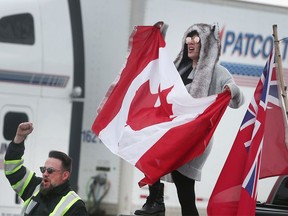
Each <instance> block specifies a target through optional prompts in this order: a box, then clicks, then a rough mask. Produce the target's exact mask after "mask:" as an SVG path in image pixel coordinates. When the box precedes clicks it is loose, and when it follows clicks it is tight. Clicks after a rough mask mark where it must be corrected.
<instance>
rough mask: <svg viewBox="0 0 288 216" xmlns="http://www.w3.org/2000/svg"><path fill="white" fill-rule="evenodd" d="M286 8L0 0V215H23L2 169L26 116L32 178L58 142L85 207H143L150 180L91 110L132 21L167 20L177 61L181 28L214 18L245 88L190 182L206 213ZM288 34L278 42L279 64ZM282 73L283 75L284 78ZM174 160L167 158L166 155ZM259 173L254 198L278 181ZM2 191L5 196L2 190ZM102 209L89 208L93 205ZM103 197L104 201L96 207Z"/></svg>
mask: <svg viewBox="0 0 288 216" xmlns="http://www.w3.org/2000/svg"><path fill="white" fill-rule="evenodd" d="M287 12H288V9H287V8H280V7H276V6H267V5H262V4H253V3H245V2H242V1H236V0H235V1H233V0H230V1H229V0H202V1H201V0H158V1H153V0H141V1H136V0H121V1H119V0H97V1H95V0H9V1H8V0H1V1H0V101H1V103H0V117H1V121H0V122H1V124H0V131H1V132H2V133H1V134H0V145H1V148H0V182H1V184H0V191H1V196H0V215H2V216H8V215H19V212H20V208H21V205H22V202H21V201H20V200H19V198H18V197H17V196H15V193H14V192H13V190H12V189H11V188H10V186H9V184H8V181H7V180H6V179H5V176H4V173H3V158H4V155H5V151H6V148H7V146H8V144H9V142H10V140H11V139H12V138H13V133H14V130H15V125H17V124H18V123H19V122H21V121H25V120H29V121H32V122H33V123H34V126H35V130H34V132H33V134H31V135H30V136H29V137H28V139H27V140H26V154H25V163H26V165H27V166H29V167H30V168H31V169H33V170H35V171H36V173H37V174H38V175H40V171H39V170H38V169H39V168H38V167H39V166H41V165H43V163H44V161H45V159H46V157H47V154H48V151H49V150H51V149H60V150H63V151H66V152H67V153H69V154H70V155H71V156H72V157H73V159H74V165H73V172H72V178H71V183H72V186H73V188H74V189H75V190H78V193H79V194H80V196H81V197H82V198H83V199H84V200H85V201H87V207H89V208H91V211H94V210H95V211H97V210H99V209H100V211H99V212H101V210H103V211H105V212H106V214H108V215H117V214H120V213H122V214H131V213H133V212H134V210H135V209H137V208H139V207H141V205H142V204H143V203H144V202H145V199H146V196H147V194H148V190H147V187H144V188H141V189H140V188H139V187H138V184H137V182H138V181H139V180H140V179H141V178H142V177H143V175H142V174H141V173H140V172H139V171H138V170H136V168H134V167H132V166H131V165H130V164H128V163H127V162H125V161H123V160H122V159H121V158H119V157H117V156H115V155H113V154H112V153H111V152H110V151H109V150H108V149H107V148H106V147H105V146H104V145H103V144H102V143H101V142H100V140H99V139H98V138H97V137H96V136H95V134H93V132H92V131H91V126H92V124H93V121H94V119H95V117H96V109H97V107H98V105H99V103H100V101H101V100H102V98H103V97H104V95H105V93H106V91H107V89H108V87H109V85H110V84H111V83H112V81H113V80H114V78H115V77H116V75H117V74H118V73H119V72H120V71H121V68H122V66H123V64H124V62H125V58H126V57H127V45H128V38H129V35H130V33H131V32H132V29H133V27H134V26H135V25H153V24H154V23H156V22H158V21H160V20H161V21H164V22H165V23H166V24H168V25H169V28H168V31H167V34H166V43H167V47H168V49H169V51H170V55H171V57H172V58H173V57H174V56H176V54H177V53H178V51H179V49H180V44H181V43H180V42H181V40H182V36H183V33H184V32H185V31H186V29H187V28H188V27H189V26H190V25H192V24H194V23H198V22H203V23H214V22H218V23H219V26H220V28H221V40H222V57H221V58H220V63H221V64H223V65H224V66H226V67H227V68H228V69H229V70H230V72H231V73H233V76H234V78H235V80H236V82H237V83H238V85H239V86H240V87H241V89H242V91H243V92H244V94H245V97H246V103H245V105H244V106H243V107H241V108H240V109H238V110H232V109H229V108H228V109H227V111H226V113H225V115H224V116H223V119H222V120H221V123H220V124H219V126H218V128H217V130H216V132H215V136H214V147H213V150H212V153H211V155H210V157H209V159H208V161H207V163H206V165H205V166H204V169H203V176H202V181H201V182H197V183H196V195H197V205H198V207H199V209H200V210H201V212H203V215H205V208H206V205H207V201H208V199H209V196H210V194H211V192H212V190H213V187H214V184H215V182H216V180H217V178H218V175H219V173H220V171H221V169H222V166H223V164H224V162H225V159H226V157H227V155H228V153H229V150H230V148H231V145H232V144H233V141H234V138H235V135H236V133H237V131H238V129H239V126H240V124H241V121H242V118H243V116H244V113H245V112H246V108H247V105H248V104H249V102H250V100H251V98H252V95H253V92H254V88H255V86H256V84H257V82H258V80H259V76H260V74H261V72H262V69H263V67H264V65H265V62H266V60H267V57H268V55H269V51H270V50H271V47H272V45H273V36H272V25H273V24H277V26H278V30H279V38H285V37H287V36H288V28H287V22H286V21H287V18H288V15H287V14H288V13H287ZM287 44H288V40H285V39H283V40H282V41H281V44H280V48H281V53H282V59H283V66H284V71H285V72H287V68H288V60H287V59H288V56H287V55H288V51H287ZM285 78H286V75H285ZM171 157H173V156H172V155H171ZM274 181H275V179H274V178H273V179H272V180H261V181H260V185H259V187H260V188H261V187H263V188H264V190H263V189H262V190H259V195H258V198H259V200H260V201H264V200H266V197H267V196H268V192H269V190H270V188H272V185H273V183H274ZM2 194H5V196H4V195H2ZM91 202H92V204H93V205H94V207H95V203H96V206H97V207H99V209H95V208H94V209H92V207H91V205H90V203H91ZM98 204H100V206H98ZM165 204H166V208H167V215H179V214H180V213H179V212H180V208H179V203H178V199H177V195H176V190H175V188H174V185H173V184H170V183H166V184H165Z"/></svg>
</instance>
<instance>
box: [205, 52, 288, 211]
mask: <svg viewBox="0 0 288 216" xmlns="http://www.w3.org/2000/svg"><path fill="white" fill-rule="evenodd" d="M279 91H280V88H279V85H278V80H277V74H276V67H275V56H274V51H272V52H271V54H270V56H269V59H268V61H267V63H266V66H265V68H264V70H263V73H262V75H261V77H260V80H259V82H258V85H257V87H256V89H255V92H254V97H253V98H252V100H251V102H250V104H249V106H248V109H247V112H246V114H245V116H244V119H243V121H242V124H241V126H240V129H239V131H238V134H237V136H236V138H235V141H234V144H233V146H232V149H231V151H230V153H229V155H228V158H227V160H226V162H225V165H224V167H223V169H222V171H221V173H220V176H219V178H218V180H217V183H216V185H215V187H214V190H213V192H212V195H211V197H210V200H209V203H208V207H207V211H208V215H209V216H211V215H255V207H256V200H257V184H258V181H259V179H261V178H265V177H270V176H277V175H283V174H287V173H288V169H287V164H288V152H287V147H286V139H285V134H286V128H287V127H286V126H285V125H286V124H287V120H286V116H285V114H284V111H283V110H284V109H283V103H282V98H281V97H280V96H281V95H280V93H279Z"/></svg>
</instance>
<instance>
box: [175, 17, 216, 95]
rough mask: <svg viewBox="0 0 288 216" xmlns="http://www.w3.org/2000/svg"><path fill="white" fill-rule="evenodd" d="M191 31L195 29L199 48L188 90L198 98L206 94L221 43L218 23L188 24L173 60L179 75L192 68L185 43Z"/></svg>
mask: <svg viewBox="0 0 288 216" xmlns="http://www.w3.org/2000/svg"><path fill="white" fill-rule="evenodd" d="M192 31H196V32H197V33H198V34H199V37H200V43H201V48H200V53H199V60H198V63H197V66H196V68H194V69H193V73H194V74H193V80H192V83H191V85H190V86H189V88H188V91H189V93H190V94H191V95H192V96H193V97H198V98H199V97H204V96H207V95H208V92H209V86H210V83H211V79H212V76H213V71H214V68H215V65H216V64H217V62H218V60H219V57H220V53H221V43H220V37H219V26H218V24H212V25H208V24H203V23H199V24H195V25H192V26H190V27H189V28H188V29H187V31H186V32H185V33H184V36H183V39H182V48H181V50H180V52H179V54H178V55H177V57H176V59H175V61H174V63H175V66H176V68H177V70H178V71H179V73H180V75H182V74H183V73H185V72H186V71H187V70H189V69H190V70H191V69H192V68H191V66H192V60H191V59H190V58H188V52H187V45H186V43H185V41H186V37H187V35H188V34H189V33H191V32H192Z"/></svg>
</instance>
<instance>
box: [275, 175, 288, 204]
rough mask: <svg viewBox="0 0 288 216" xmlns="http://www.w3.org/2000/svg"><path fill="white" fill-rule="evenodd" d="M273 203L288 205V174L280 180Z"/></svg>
mask: <svg viewBox="0 0 288 216" xmlns="http://www.w3.org/2000/svg"><path fill="white" fill-rule="evenodd" d="M273 204H275V205H284V206H288V176H287V177H286V178H284V179H283V181H282V182H281V184H280V186H279V188H278V190H277V193H276V195H275V198H274V201H273Z"/></svg>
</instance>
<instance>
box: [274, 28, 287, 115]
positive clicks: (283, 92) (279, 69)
mask: <svg viewBox="0 0 288 216" xmlns="http://www.w3.org/2000/svg"><path fill="white" fill-rule="evenodd" d="M273 36H274V46H275V58H276V72H277V75H278V77H279V81H280V88H281V95H282V97H283V100H284V105H285V112H286V118H287V114H288V113H287V108H288V101H287V92H286V89H287V86H286V85H285V83H284V78H283V70H282V59H281V53H280V48H279V39H278V32H277V25H273Z"/></svg>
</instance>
